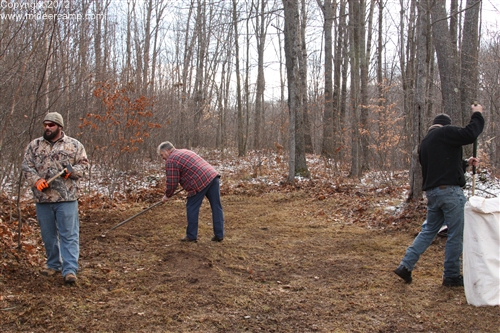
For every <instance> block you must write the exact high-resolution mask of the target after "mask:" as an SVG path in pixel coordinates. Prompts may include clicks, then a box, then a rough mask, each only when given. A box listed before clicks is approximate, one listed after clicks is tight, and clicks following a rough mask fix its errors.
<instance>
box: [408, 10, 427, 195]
mask: <svg viewBox="0 0 500 333" xmlns="http://www.w3.org/2000/svg"><path fill="white" fill-rule="evenodd" d="M417 6H418V8H417V9H418V15H417V20H418V21H417V33H416V36H417V44H418V45H417V69H416V78H415V81H416V84H415V94H414V102H413V109H412V113H411V114H412V122H411V123H412V133H411V134H412V135H411V138H412V140H411V141H412V150H411V152H412V155H411V163H410V192H409V194H408V201H418V200H420V199H421V198H422V194H423V191H422V181H423V179H422V166H421V165H420V161H419V159H418V146H419V144H420V142H421V141H422V139H423V137H424V136H425V132H426V128H425V123H426V121H425V110H426V109H427V96H428V90H427V88H428V83H427V82H428V81H429V80H432V78H430V77H429V74H430V64H429V62H430V61H432V60H431V57H430V54H432V51H431V50H432V39H431V30H430V24H429V20H430V17H429V8H428V6H427V2H425V1H419V2H418V5H417Z"/></svg>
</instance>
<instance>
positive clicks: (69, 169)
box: [61, 164, 73, 179]
mask: <svg viewBox="0 0 500 333" xmlns="http://www.w3.org/2000/svg"><path fill="white" fill-rule="evenodd" d="M64 169H65V172H64V173H63V174H62V175H61V177H63V178H64V179H68V178H69V176H71V174H72V173H73V167H72V166H71V164H68V165H66V166H65V167H64Z"/></svg>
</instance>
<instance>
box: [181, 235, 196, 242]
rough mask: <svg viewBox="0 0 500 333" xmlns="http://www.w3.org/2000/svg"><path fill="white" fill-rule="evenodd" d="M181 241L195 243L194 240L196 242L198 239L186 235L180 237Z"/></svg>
mask: <svg viewBox="0 0 500 333" xmlns="http://www.w3.org/2000/svg"><path fill="white" fill-rule="evenodd" d="M181 242H193V243H196V242H198V240H197V239H192V238H189V237H187V236H186V237H184V238H182V239H181Z"/></svg>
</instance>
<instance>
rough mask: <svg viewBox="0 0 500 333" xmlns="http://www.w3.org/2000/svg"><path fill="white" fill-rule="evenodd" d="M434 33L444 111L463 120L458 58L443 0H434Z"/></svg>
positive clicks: (454, 117) (432, 16) (432, 15)
mask: <svg viewBox="0 0 500 333" xmlns="http://www.w3.org/2000/svg"><path fill="white" fill-rule="evenodd" d="M431 18H432V35H433V41H434V47H435V49H436V55H437V60H438V67H439V77H440V79H441V96H442V98H443V112H444V113H446V114H448V115H449V116H450V117H451V119H453V121H454V123H458V122H460V121H461V119H462V117H461V112H460V100H461V99H460V90H459V88H460V84H459V76H458V70H459V67H458V64H459V62H458V59H457V56H456V53H457V52H456V49H454V42H453V40H452V39H451V37H450V36H451V32H450V29H449V28H448V20H447V19H446V18H447V14H446V8H445V7H444V4H443V3H442V2H441V1H437V0H436V1H434V4H433V5H432V6H431Z"/></svg>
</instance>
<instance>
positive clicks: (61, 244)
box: [36, 201, 80, 276]
mask: <svg viewBox="0 0 500 333" xmlns="http://www.w3.org/2000/svg"><path fill="white" fill-rule="evenodd" d="M36 215H37V218H38V224H39V225H40V231H41V233H42V240H43V244H44V246H45V253H46V254H47V267H48V268H52V269H55V270H58V271H59V270H61V271H62V274H63V276H66V275H67V274H69V273H73V274H76V272H77V271H78V257H79V255H80V242H79V234H80V220H79V218H78V201H66V202H54V203H37V204H36Z"/></svg>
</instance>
